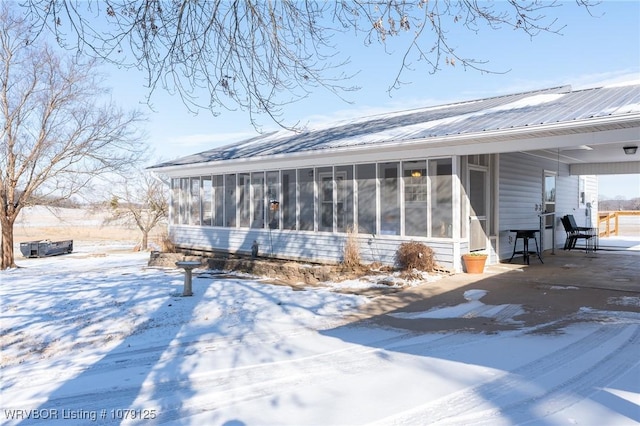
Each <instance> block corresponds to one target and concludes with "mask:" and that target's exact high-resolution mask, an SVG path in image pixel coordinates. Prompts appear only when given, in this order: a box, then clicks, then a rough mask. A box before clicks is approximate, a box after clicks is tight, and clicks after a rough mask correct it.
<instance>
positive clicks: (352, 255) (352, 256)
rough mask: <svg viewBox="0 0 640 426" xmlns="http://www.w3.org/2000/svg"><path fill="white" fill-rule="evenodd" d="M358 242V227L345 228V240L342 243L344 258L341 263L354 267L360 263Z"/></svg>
mask: <svg viewBox="0 0 640 426" xmlns="http://www.w3.org/2000/svg"><path fill="white" fill-rule="evenodd" d="M361 260H362V259H361V257H360V244H358V227H357V226H354V227H353V228H349V229H348V230H347V241H346V242H345V245H344V259H343V260H342V264H343V265H344V266H346V267H348V268H356V267H358V266H360V264H361Z"/></svg>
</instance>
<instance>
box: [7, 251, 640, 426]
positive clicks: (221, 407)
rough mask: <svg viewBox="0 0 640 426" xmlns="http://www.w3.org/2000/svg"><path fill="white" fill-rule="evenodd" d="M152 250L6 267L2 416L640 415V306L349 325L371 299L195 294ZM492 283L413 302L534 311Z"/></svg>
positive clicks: (335, 421) (587, 421) (439, 418)
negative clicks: (494, 292)
mask: <svg viewBox="0 0 640 426" xmlns="http://www.w3.org/2000/svg"><path fill="white" fill-rule="evenodd" d="M148 257H149V255H148V253H133V252H124V251H120V252H117V251H110V250H105V247H90V246H85V247H82V246H76V251H75V252H74V253H73V254H71V255H64V256H58V257H52V258H42V259H18V264H19V265H20V266H21V268H18V269H13V270H8V271H3V272H0V280H1V281H2V283H1V285H0V297H1V301H2V302H1V303H2V309H1V324H0V326H1V335H0V343H1V345H2V352H1V359H0V374H1V381H2V384H1V386H2V388H1V391H0V410H2V411H0V423H1V424H7V425H17V424H20V425H32V424H38V425H45V424H46V425H49V424H53V425H55V424H64V425H75V424H78V425H91V424H127V425H129V424H140V425H154V424H175V425H198V426H200V425H225V426H241V425H358V424H376V425H396V424H398V425H426V424H443V425H444V424H446V425H513V424H531V425H570V424H577V425H594V426H595V425H598V426H600V425H631V424H638V423H640V356H639V354H640V317H639V316H638V315H637V314H634V313H631V312H626V313H622V312H598V315H597V318H598V320H597V321H594V320H593V317H594V316H593V315H591V314H592V313H593V312H592V311H591V310H590V309H589V307H587V306H585V308H584V310H583V313H584V319H585V321H583V322H580V321H579V322H577V323H573V324H572V325H570V326H567V328H565V329H563V330H561V332H559V333H554V334H544V333H536V330H535V329H520V330H516V331H508V332H499V333H493V334H481V333H475V334H474V333H468V334H467V333H412V332H409V331H406V330H395V329H383V328H374V327H373V326H366V325H362V323H360V324H359V325H357V326H356V325H353V324H352V325H350V324H348V323H347V322H346V321H345V319H344V318H345V315H347V314H349V313H351V312H355V311H356V310H357V309H358V308H359V307H360V306H363V305H365V304H367V303H368V300H369V299H367V298H366V297H364V296H362V295H354V294H343V293H338V292H335V291H333V290H332V287H331V286H327V287H326V288H313V289H308V290H306V291H294V290H292V289H290V288H289V287H286V286H276V285H270V284H266V283H263V282H260V281H259V280H254V279H248V278H246V277H241V276H238V277H227V278H224V277H222V276H219V275H217V274H215V273H201V274H195V276H194V280H193V290H194V296H193V297H181V293H182V287H183V275H182V273H180V271H177V270H173V269H159V268H148V267H147V266H146V264H147V260H148ZM196 272H197V271H196ZM353 285H354V286H357V285H363V284H362V283H353ZM424 285H428V284H424ZM567 291H569V290H567ZM483 296H484V293H483V291H469V292H467V293H465V297H466V298H467V303H464V304H461V305H460V306H459V307H457V308H456V307H448V308H446V309H435V310H433V311H430V312H423V313H417V314H416V313H411V314H408V313H407V314H406V315H404V318H411V317H416V318H418V317H420V318H442V317H452V316H453V317H455V316H464V315H469V314H470V312H474V315H484V316H497V317H499V320H501V321H513V319H512V317H513V316H516V315H517V314H518V313H519V312H520V311H521V307H520V306H518V305H508V306H493V307H491V306H487V305H483V303H482V297H483ZM625 303H632V304H638V303H639V300H638V298H634V297H630V298H628V300H627V299H625ZM394 315H400V316H403V313H402V312H399V313H395V314H394ZM27 417H29V418H28V419H27Z"/></svg>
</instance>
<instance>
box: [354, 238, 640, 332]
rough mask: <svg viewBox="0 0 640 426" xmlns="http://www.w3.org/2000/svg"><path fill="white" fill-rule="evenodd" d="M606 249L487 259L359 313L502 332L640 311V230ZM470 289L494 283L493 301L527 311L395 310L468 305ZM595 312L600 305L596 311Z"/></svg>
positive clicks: (605, 244)
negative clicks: (453, 314) (510, 316)
mask: <svg viewBox="0 0 640 426" xmlns="http://www.w3.org/2000/svg"><path fill="white" fill-rule="evenodd" d="M600 247H601V250H598V251H597V252H588V253H587V252H585V251H584V249H582V250H580V249H574V250H571V251H565V250H562V248H560V249H557V250H556V251H555V254H552V253H551V251H545V252H544V253H543V259H544V263H540V262H538V261H532V262H531V264H530V265H526V264H523V262H522V257H519V258H518V257H516V258H514V259H513V262H512V263H501V264H497V265H491V266H488V267H486V269H485V272H484V273H483V274H465V273H459V274H455V275H451V276H447V277H444V278H442V279H440V280H439V281H437V282H435V283H430V284H426V285H421V286H418V287H415V288H411V289H408V290H405V291H402V292H399V293H395V294H389V295H385V296H382V297H378V298H376V299H374V300H372V302H371V303H369V305H368V306H367V307H366V310H365V311H364V312H363V313H362V314H361V315H359V316H358V318H357V320H360V321H365V322H373V323H376V324H379V325H385V326H391V327H398V328H405V329H411V330H415V331H418V332H430V331H452V330H460V331H475V332H495V331H498V330H505V329H519V328H527V327H529V328H531V329H535V330H545V331H550V332H557V330H558V329H560V328H561V327H562V326H564V325H566V324H567V323H568V322H573V321H578V320H579V321H585V320H588V321H591V320H597V317H598V316H597V312H598V311H611V310H616V311H632V312H640V280H639V279H638V277H640V236H637V237H635V236H634V237H609V238H601V240H600ZM469 290H474V291H475V290H482V291H486V295H485V296H484V297H482V300H481V302H482V303H484V304H487V305H492V306H498V305H504V306H506V305H513V306H515V305H519V306H521V307H522V308H523V309H524V311H525V313H524V314H522V315H520V316H517V317H515V319H516V321H515V322H513V323H505V322H500V321H495V320H494V319H492V318H486V317H483V316H481V315H477V316H468V317H466V318H447V319H436V320H434V319H432V318H425V319H418V320H416V319H412V320H403V319H401V318H396V317H392V316H390V315H388V314H390V313H394V312H424V311H430V310H434V309H438V308H442V307H455V306H460V305H461V304H464V303H466V302H467V301H468V299H466V298H465V293H466V292H467V291H469ZM589 312H595V314H593V315H592V316H589Z"/></svg>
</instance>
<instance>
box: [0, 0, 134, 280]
mask: <svg viewBox="0 0 640 426" xmlns="http://www.w3.org/2000/svg"><path fill="white" fill-rule="evenodd" d="M29 29H30V27H29V26H28V25H27V24H26V21H25V20H24V18H23V17H19V16H18V15H14V14H13V13H12V12H11V10H10V8H9V5H8V4H7V3H3V4H2V5H0V122H1V123H2V127H0V225H1V226H2V262H1V265H0V268H1V269H6V268H9V267H14V266H15V260H14V252H13V225H14V223H15V220H16V218H17V216H18V213H20V211H21V210H22V208H23V207H26V206H29V205H34V204H38V203H40V202H48V203H55V202H58V201H60V200H65V199H69V198H71V197H73V196H76V195H78V194H81V193H82V191H83V189H86V188H87V187H88V185H89V184H90V182H91V181H92V179H93V178H94V177H95V176H97V175H99V174H101V173H104V172H111V171H114V170H123V169H125V168H126V167H129V166H131V165H132V164H135V161H136V160H137V159H138V158H139V156H140V155H141V154H142V153H144V151H145V149H146V146H145V145H143V144H142V143H141V142H140V140H141V134H140V132H139V127H138V125H139V123H141V121H142V116H141V115H140V113H139V112H136V111H132V112H125V111H123V110H122V109H120V108H118V107H116V106H115V105H113V103H111V102H110V101H106V100H105V99H106V96H105V95H106V94H107V92H106V91H105V90H104V89H103V88H101V84H100V82H101V76H100V74H98V73H97V69H96V63H95V60H92V61H89V62H88V63H79V62H77V61H75V60H73V59H72V58H66V57H62V56H60V55H57V54H56V53H55V52H54V50H53V49H52V48H51V47H49V46H47V45H46V44H44V43H38V42H34V40H33V37H30V36H31V35H32V34H31V33H30V31H29Z"/></svg>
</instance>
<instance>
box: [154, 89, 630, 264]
mask: <svg viewBox="0 0 640 426" xmlns="http://www.w3.org/2000/svg"><path fill="white" fill-rule="evenodd" d="M639 144H640V84H628V85H620V86H615V87H614V86H612V87H600V88H593V89H586V90H576V91H572V90H571V88H570V87H555V88H551V89H545V90H538V91H533V92H527V93H517V94H513V95H507V96H498V97H492V98H487V99H477V100H470V101H464V102H459V103H454V104H448V105H439V106H432V107H426V108H421V109H415V110H409V111H399V112H395V113H390V114H381V115H376V116H370V117H364V118H362V119H356V120H348V121H344V122H340V123H335V124H334V125H332V126H327V127H323V128H318V129H314V130H309V131H304V132H301V133H291V132H287V131H280V132H275V133H270V134H265V135H263V136H260V137H256V138H253V139H250V140H245V141H242V142H238V143H233V144H230V145H227V146H224V147H221V148H216V149H212V150H210V151H205V152H202V153H199V154H195V155H190V156H188V157H184V158H181V159H178V160H174V161H169V162H165V163H162V164H158V165H156V166H154V167H152V168H151V169H152V170H153V171H154V172H156V173H159V174H164V175H166V176H168V177H170V178H171V213H170V227H169V232H170V235H171V238H172V240H173V241H174V243H175V244H176V245H177V246H178V247H182V248H185V249H195V250H203V251H225V252H234V253H235V252H238V253H250V252H251V248H252V245H253V244H254V242H257V243H258V245H259V250H260V254H261V255H263V256H272V257H277V258H289V259H298V260H308V261H318V262H339V261H340V260H341V259H342V256H343V247H344V243H345V240H346V237H347V231H349V230H350V229H357V232H358V237H359V242H360V248H361V254H362V256H363V259H364V260H365V261H368V262H373V261H379V262H382V263H386V264H390V263H393V262H394V256H395V253H396V250H397V247H398V246H399V244H401V243H402V242H404V241H409V240H415V241H420V242H424V243H425V244H427V245H428V246H430V247H431V248H433V249H434V250H435V252H436V256H437V262H438V263H439V264H440V265H442V266H444V267H448V268H451V269H453V270H456V271H460V270H461V269H462V263H461V256H462V255H463V254H465V253H467V252H470V251H477V250H486V251H487V252H489V253H490V254H491V256H490V260H489V261H490V262H494V263H495V262H498V261H500V260H504V259H509V258H510V257H511V255H512V252H513V243H514V238H513V237H514V233H513V232H512V230H513V229H539V231H540V232H539V233H538V234H537V239H538V243H539V244H542V245H543V247H544V249H549V248H551V247H552V246H553V245H555V247H558V246H560V247H561V246H562V245H563V243H564V240H565V233H564V230H563V228H562V225H561V224H560V217H561V216H562V215H564V214H573V215H574V217H575V218H576V220H577V221H578V222H579V225H583V224H595V218H597V198H598V197H597V191H598V188H597V175H599V174H611V173H615V174H620V173H640V153H634V154H626V153H625V150H624V149H623V148H625V147H633V146H636V147H637V146H638V145H639ZM626 151H630V150H629V149H627V150H626Z"/></svg>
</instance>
